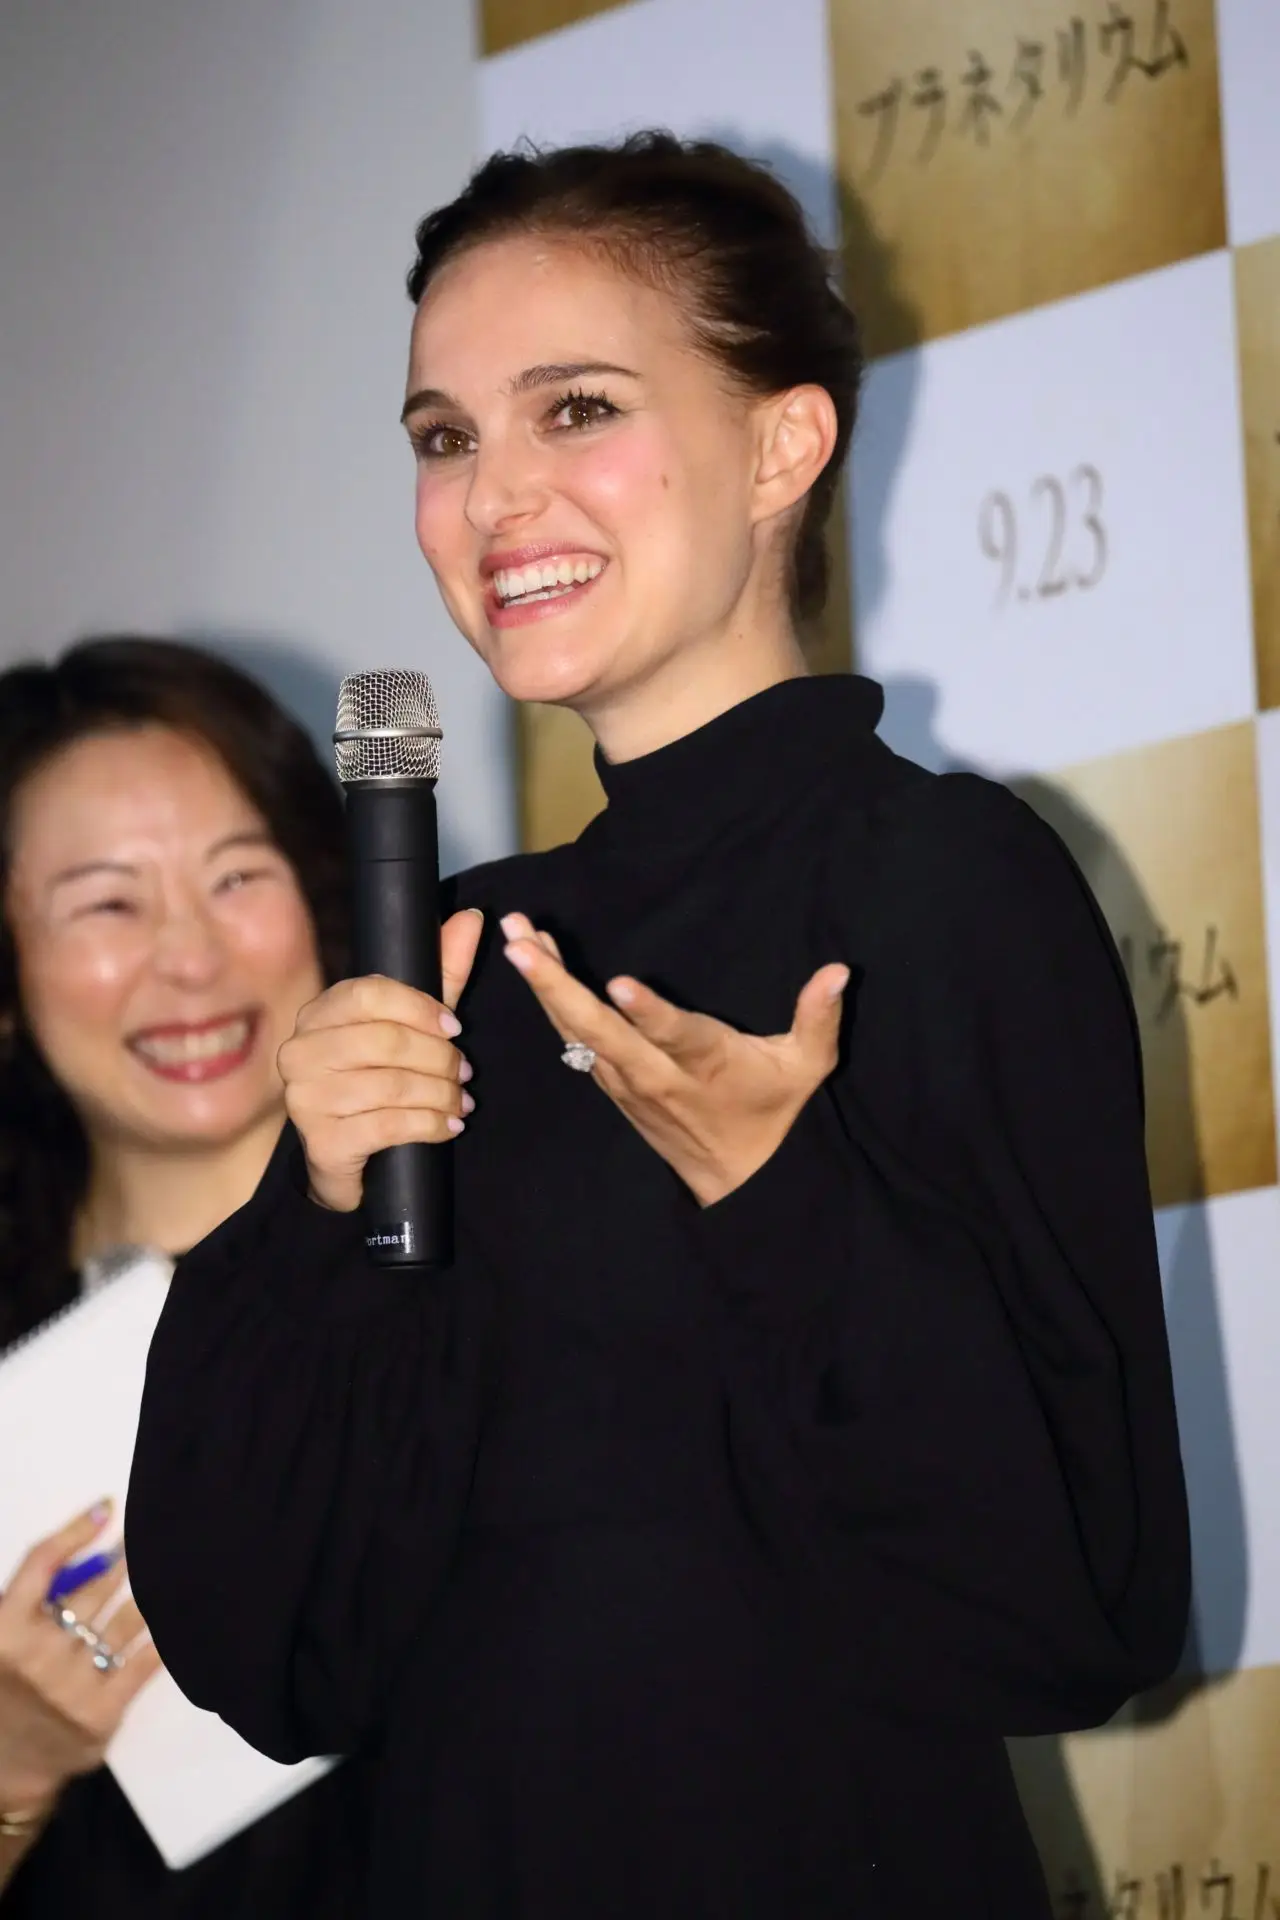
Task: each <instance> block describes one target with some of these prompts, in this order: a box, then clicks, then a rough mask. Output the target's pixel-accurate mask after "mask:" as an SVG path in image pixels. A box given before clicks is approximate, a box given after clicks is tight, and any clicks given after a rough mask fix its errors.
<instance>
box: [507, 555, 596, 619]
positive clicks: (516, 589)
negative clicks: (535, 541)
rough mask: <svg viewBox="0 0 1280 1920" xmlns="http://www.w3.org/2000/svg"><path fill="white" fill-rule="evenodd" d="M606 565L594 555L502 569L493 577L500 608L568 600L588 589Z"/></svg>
mask: <svg viewBox="0 0 1280 1920" xmlns="http://www.w3.org/2000/svg"><path fill="white" fill-rule="evenodd" d="M604 569H605V562H604V561H603V560H601V559H599V558H598V557H596V556H595V555H592V556H590V557H588V556H587V555H585V554H580V555H578V556H577V558H575V559H568V558H565V559H563V560H540V561H534V562H533V563H532V564H531V565H530V566H527V567H499V569H498V570H497V572H496V573H495V574H494V576H493V591H494V596H495V598H496V599H497V602H498V605H499V606H500V607H501V608H503V610H504V611H505V610H506V609H507V608H508V607H531V606H535V605H536V604H537V603H538V602H539V601H540V600H565V599H567V598H568V597H569V595H570V594H572V593H576V592H577V590H578V589H579V588H580V587H585V586H589V585H590V584H591V582H592V581H593V580H598V579H599V578H600V575H601V574H602V573H603V572H604Z"/></svg>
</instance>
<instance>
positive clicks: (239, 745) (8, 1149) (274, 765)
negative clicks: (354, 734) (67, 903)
mask: <svg viewBox="0 0 1280 1920" xmlns="http://www.w3.org/2000/svg"><path fill="white" fill-rule="evenodd" d="M146 726H161V727H171V728H173V729H174V730H175V731H177V732H180V733H184V734H186V735H188V736H189V737H191V738H193V739H197V740H200V741H203V742H204V743H205V744H206V745H207V746H209V747H210V748H212V750H213V751H214V753H216V754H217V756H218V758H219V759H220V760H221V761H222V763H223V765H224V766H225V767H226V769H227V771H228V772H229V773H230V775H231V777H232V779H233V780H234V781H235V782H236V784H237V785H238V786H239V787H240V789H241V790H242V792H244V793H245V794H246V795H247V796H248V798H249V799H250V800H251V801H252V803H253V805H254V806H255V807H256V809H257V810H258V812H259V813H260V814H261V815H262V818H263V819H264V820H265V821H266V823H267V826H268V828H269V830H270V832H271V834H272V836H273V838H274V840H275V842H276V845H277V846H278V847H279V849H280V851H281V852H282V853H283V854H284V856H285V858H286V859H287V860H288V861H289V863H290V865H291V866H292V867H293V869H294V872H295V873H296V874H297V876H298V881H299V884H300V886H301V888H302V892H303V895H304V897H305V899H306V901H307V905H308V907H309V908H310V912H311V918H312V923H313V925H314V928H315V933H316V944H317V947H318V949H319V953H320V962H321V967H322V969H323V971H324V974H325V977H326V979H328V980H334V979H338V978H340V977H341V976H342V974H343V973H344V972H345V971H346V878H345V861H344V850H343V812H342V802H341V799H340V797H339V794H338V790H337V787H336V786H335V784H334V782H333V780H332V779H331V778H330V777H329V775H328V774H327V773H326V771H325V769H324V767H323V766H322V765H321V762H320V759H319V757H318V755H317V753H316V750H315V748H314V747H313V746H312V744H311V741H310V740H309V739H308V737H307V735H306V734H305V733H304V732H303V730H302V728H301V727H300V726H299V725H298V724H297V722H296V721H294V720H292V719H290V717H289V716H288V714H286V713H285V712H284V711H283V709H282V708H281V707H279V706H277V704H276V702H275V701H274V700H273V699H272V698H271V696H270V695H269V694H268V693H267V692H266V690H265V689H264V688H262V687H260V686H259V685H258V683H257V682H256V681H255V680H251V679H250V678H249V676H248V675H247V674H244V673H241V672H239V671H238V670H237V669H236V668H235V667H232V666H229V665H228V664H227V662H226V661H224V660H220V659H218V658H217V657H216V656H215V655H214V654H211V653H206V652H204V651H203V650H202V649H200V648H198V647H191V646H182V645H179V644H178V643H176V642H174V641H168V640H148V639H135V638H131V637H121V638H107V639H98V640H87V641H83V642H81V643H80V644H79V645H78V646H74V647H71V648H70V649H69V650H68V651H67V652H66V653H64V654H63V655H62V657H61V659H60V660H57V661H55V662H53V663H52V664H44V663H37V662H31V663H28V664H25V665H22V666H17V667H13V668H11V669H10V670H9V671H8V672H6V673H0V1347H3V1346H4V1345H5V1344H6V1343H7V1342H8V1341H9V1340H11V1339H13V1338H15V1337H16V1336H17V1335H18V1334H20V1333H23V1332H25V1331H26V1330H27V1329H28V1328H29V1327H31V1326H34V1325H36V1324H37V1323H38V1322H39V1321H40V1320H41V1319H43V1318H44V1317H45V1315H46V1314H47V1313H49V1312H50V1311H52V1309H53V1308H54V1307H55V1306H56V1305H57V1304H58V1303H59V1299H60V1296H61V1292H64V1291H65V1288H66V1283H67V1268H68V1265H69V1260H70V1235H71V1227H72V1222H73V1218H74V1215H75V1211H76V1208H77V1207H78V1206H79V1204H80V1201H81V1200H82V1198H83V1196H84V1187H85V1181H86V1178H87V1174H88V1154H87V1149H86V1143H85V1138H84V1132H83V1129H82V1128H81V1125H80V1121H79V1119H78V1117H77V1115H76V1113H75V1111H74V1109H73V1108H72V1105H71V1102H70V1101H69V1100H68V1099H67V1096H66V1094H65V1093H64V1092H63V1090H62V1088H61V1087H60V1086H59V1085H58V1083H57V1082H56V1081H55V1080H54V1078H53V1076H52V1074H51V1073H50V1072H49V1069H48V1067H47V1066H46V1065H45V1062H44V1060H43V1058H42V1056H41V1055H40V1053H39V1051H38V1049H37V1048H36V1046H35V1044H34V1042H33V1041H32V1039H31V1037H30V1035H29V1033H28V1032H27V1029H26V1025H25V1022H24V1019H23V1011H22V1004H21V998H20V995H19V990H18V972H17V959H16V955H15V952H14V946H13V938H12V934H11V932H10V929H9V926H8V920H7V915H6V913H5V912H4V910H3V903H4V901H5V898H6V896H7V892H8V879H9V859H10V852H11V849H10V843H9V834H10V824H11V820H12V814H13V804H14V799H15V797H16V795H17V793H18V791H19V789H20V788H21V787H22V785H23V783H24V782H25V781H26V780H28V779H29V778H30V777H31V775H32V774H33V773H35V772H36V770H37V769H38V768H39V767H41V766H43V765H44V764H45V763H46V762H47V761H49V760H50V759H51V758H52V757H53V756H54V755H55V754H57V753H58V752H60V751H61V750H62V749H63V748H64V747H68V746H71V745H72V744H73V743H74V742H75V741H77V740H81V739H84V738H86V737H87V736H89V735H92V734H101V733H108V732H115V731H118V730H121V729H126V730H127V729H130V728H135V727H146Z"/></svg>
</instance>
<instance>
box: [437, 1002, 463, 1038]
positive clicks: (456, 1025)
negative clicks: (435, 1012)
mask: <svg viewBox="0 0 1280 1920" xmlns="http://www.w3.org/2000/svg"><path fill="white" fill-rule="evenodd" d="M440 1031H441V1033H442V1034H444V1036H445V1038H446V1039H448V1040H453V1039H455V1038H456V1036H457V1035H458V1034H460V1033H461V1032H462V1022H461V1020H459V1018H458V1016H457V1014H456V1013H450V1012H449V1009H448V1008H447V1007H446V1008H445V1010H444V1012H443V1013H442V1014H441V1015H440Z"/></svg>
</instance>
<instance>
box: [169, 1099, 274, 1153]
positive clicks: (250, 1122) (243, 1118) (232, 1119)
mask: <svg viewBox="0 0 1280 1920" xmlns="http://www.w3.org/2000/svg"><path fill="white" fill-rule="evenodd" d="M174 1094H175V1096H176V1097H175V1098H173V1099H171V1100H161V1101H156V1102H154V1103H152V1108H151V1112H150V1113H149V1114H148V1116H147V1119H148V1122H149V1127H148V1131H149V1132H150V1134H151V1137H152V1139H153V1140H154V1141H155V1143H156V1144H157V1145H158V1146H161V1147H163V1146H165V1145H172V1146H174V1147H176V1148H183V1147H221V1146H230V1145H231V1144H232V1143H233V1142H234V1141H236V1140H238V1139H239V1138H240V1136H241V1135H242V1134H244V1133H247V1132H248V1130H249V1129H250V1128H251V1127H253V1126H256V1125H257V1124H258V1122H259V1121H261V1120H262V1119H263V1117H264V1115H265V1113H266V1112H267V1111H268V1109H269V1108H270V1107H271V1106H272V1105H273V1102H272V1101H271V1100H270V1099H268V1098H267V1097H266V1096H265V1095H263V1096H262V1097H260V1098H256V1099H250V1098H246V1095H245V1091H244V1090H243V1089H237V1091H236V1093H235V1094H234V1095H230V1090H229V1089H228V1096H229V1097H228V1096H223V1097H219V1095H218V1092H217V1090H216V1089H215V1088H212V1087H210V1088H200V1089H198V1090H197V1089H193V1088H175V1089H174ZM193 1096H194V1097H193ZM281 1117H282V1118H283V1114H282V1116H281Z"/></svg>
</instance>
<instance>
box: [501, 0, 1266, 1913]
mask: <svg viewBox="0 0 1280 1920" xmlns="http://www.w3.org/2000/svg"><path fill="white" fill-rule="evenodd" d="M481 11H482V19H483V33H482V40H483V44H484V47H485V49H486V53H487V57H486V58H485V59H484V61H483V63H482V67H481V131H482V140H483V145H484V148H485V150H486V151H487V150H490V149H493V148H495V147H508V146H511V145H514V144H515V143H516V142H517V141H518V140H519V139H520V138H522V137H525V136H527V137H529V138H532V139H534V140H535V141H547V142H557V143H559V142H565V141H569V140H574V139H594V138H603V137H614V136H617V135H618V134H620V133H622V132H624V131H626V130H628V129H630V128H634V127H639V126H654V125H657V126H665V127H670V128H672V129H674V130H675V131H677V132H680V133H686V134H688V133H700V134H708V135H712V136H714V137H716V138H718V139H722V140H725V141H727V142H728V143H729V144H730V145H733V146H735V147H737V148H739V149H740V150H741V151H743V152H745V153H748V154H750V155H752V156H754V157H756V158H758V159H763V160H765V161H766V162H768V163H769V164H770V165H771V166H773V167H774V168H775V169H776V171H777V172H778V173H779V174H780V175H781V176H782V177H783V178H784V179H785V180H786V181H787V183H788V185H790V186H791V187H792V189H793V190H794V191H795V192H796V193H797V194H798V196H799V198H800V200H801V201H802V203H803V205H804V206H805V208H806V211H807V212H808V214H809V217H810V219H811V221H812V223H813V225H814V227H815V229H816V231H817V232H818V234H819V235H820V237H821V238H822V239H823V240H824V241H825V242H826V243H827V244H829V245H830V246H831V247H832V248H833V249H838V254H839V258H840V261H841V264H842V273H843V277H844V281H845V284H846V287H847V290H848V292H849V294H850V297H851V298H852V300H853V303H854V305H855V306H856V308H857V309H858V311H859V313H860V315H861V316H862V319H863V323H864V327H865V330H866V338H867V343H868V350H869V354H870V357H871V361H872V365H871V368H870V372H869V375H868V381H867V388H866V397H865V404H864V411H863V419H862V423H861V426H860V429H859V434H858V438H857V441H856V443H855V449H854V459H853V468H852V478H851V483H850V486H849V488H848V497H847V499H846V500H845V501H843V502H842V505H841V510H840V512H839V513H838V514H837V516H836V525H835V526H834V528H833V531H832V540H833V553H834V557H835V559H836V560H837V563H838V565H837V591H836V593H835V596H834V602H833V606H832V607H831V609H830V610H829V612H828V616H827V618H826V620H825V622H824V624H823V626H822V628H821V631H819V632H817V633H815V634H814V635H813V636H811V638H812V644H813V648H814V652H815V657H816V659H817V660H818V661H819V662H820V663H821V664H822V665H823V666H824V667H827V668H830V667H836V668H843V667H847V666H849V665H850V664H852V662H853V660H854V656H855V651H856V658H857V664H858V666H859V667H860V668H861V669H862V670H863V671H865V672H867V673H869V674H871V675H872V676H873V677H874V678H876V679H877V680H879V681H880V682H881V683H882V684H883V685H884V688H885V692H886V700H887V707H886V720H885V726H884V732H885V734H886V737H887V738H888V739H889V740H890V741H891V743H892V744H893V745H895V746H897V747H899V748H900V749H901V750H902V751H903V752H905V753H907V754H909V755H911V756H912V758H914V759H917V760H920V761H922V762H923V763H925V764H926V765H928V766H931V767H935V768H938V769H942V768H954V767H972V768H976V769H978V770H980V771H983V772H987V773H990V774H994V775H995V776H996V777H998V778H1000V779H1003V780H1006V781H1008V782H1009V783H1010V784H1011V785H1012V786H1014V787H1015V788H1016V789H1017V791H1019V792H1020V793H1022V794H1023V795H1024V796H1025V797H1026V798H1027V799H1028V800H1029V801H1030V802H1031V804H1032V805H1033V806H1035V807H1036V808H1037V809H1038V810H1039V811H1040V812H1041V813H1042V814H1043V815H1044V816H1045V817H1046V818H1047V819H1048V820H1049V821H1050V822H1051V823H1052V824H1053V825H1054V827H1055V828H1057V830H1058V831H1059V832H1060V833H1061V834H1062V835H1063V837H1064V839H1065V840H1066V841H1067V842H1068V844H1069V845H1070V847H1071V848H1072V850H1073V852H1074V853H1075V855H1076V857H1077V859H1078V860H1079V861H1080V863H1081V865H1082V867H1083V868H1084V871H1085V872H1086V874H1087V875H1088V877H1089V879H1090V881H1091V883H1092V885H1093V886H1094V888H1095V889H1096V891H1097V894H1098V898H1099V900H1100V902H1101V904H1102V907H1103V909H1104V911H1105V913H1106V915H1107V917H1108V920H1109V922H1110V924H1111V927H1112V930H1113V932H1114V934H1115V936H1116V939H1117V941H1118V943H1119V946H1120V949H1121V953H1122V955H1123V957H1124V961H1125V965H1126V967H1127V968H1128V971H1129V977H1130V980H1131V983H1132V986H1133V991H1134V997H1135V1001H1136V1004H1137V1009H1138V1017H1139V1021H1140V1025H1141V1031H1142V1037H1143V1044H1144V1051H1145V1059H1146V1070H1147V1078H1148V1088H1149V1109H1150V1113H1149V1128H1148V1147H1149V1154H1150V1162H1151V1177H1152V1187H1153V1192H1154V1197H1155V1203H1156V1208H1157V1227H1158V1232H1159V1239H1160V1247H1161V1259H1162V1270H1163V1274H1164V1281H1165V1291H1166V1300H1167V1305H1168V1312H1169V1323H1170V1329H1171V1337H1172V1343H1173V1350H1174V1365H1175V1371H1176V1377H1177V1386H1178V1395H1179V1409H1180V1416H1181V1421H1182V1431H1183V1445H1184V1452H1185V1456H1186V1462H1187V1473H1188V1481H1189V1486H1190V1496H1191V1506H1192V1524H1193V1534H1194V1546H1195V1562H1196V1594H1195V1610H1194V1621H1193V1627H1192V1632H1191V1635H1190V1639H1189V1644H1188V1648H1187V1653H1186V1657H1185V1662H1184V1671H1183V1673H1182V1674H1181V1676H1180V1677H1179V1678H1178V1679H1177V1680H1176V1681H1174V1682H1172V1683H1170V1685H1168V1686H1167V1687H1165V1688H1163V1689H1162V1690H1161V1691H1160V1692H1159V1693H1158V1694H1157V1695H1153V1696H1151V1697H1149V1698H1144V1699H1141V1700H1138V1701H1136V1702H1134V1703H1133V1704H1132V1705H1131V1706H1130V1707H1129V1708H1127V1709H1126V1710H1125V1712H1124V1713H1122V1714H1121V1715H1119V1716H1118V1717H1117V1719H1116V1720H1115V1721H1114V1722H1113V1723H1112V1724H1110V1725H1109V1726H1107V1727H1105V1728H1101V1729H1099V1730H1098V1731H1096V1732H1093V1733H1087V1734H1081V1735H1074V1736H1071V1737H1069V1738H1067V1739H1064V1740H1061V1741H1058V1740H1039V1741H1023V1742H1016V1743H1013V1747H1012V1751H1013V1753H1014V1760H1015V1766H1016V1769H1017V1772H1018V1777H1019V1782H1020V1786H1021V1788H1022V1792H1023V1796H1024V1800H1025V1803H1026V1805H1027V1809H1028V1812H1029V1815H1030V1818H1031V1821H1032V1824H1033V1827H1034V1830H1035V1832H1036V1836H1037V1840H1038V1842H1039V1844H1040V1847H1041V1850H1042V1853H1043V1856H1044V1859H1045V1864H1046V1868H1047V1870H1048V1873H1049V1877H1050V1883H1051V1886H1052V1889H1053V1892H1054V1896H1055V1901H1056V1903H1057V1908H1058V1911H1059V1912H1060V1914H1061V1915H1062V1917H1063V1920H1095V1917H1097V1916H1101V1915H1104V1914H1114V1915H1123V1916H1126V1917H1127V1916H1150V1920H1181V1917H1182V1916H1183V1915H1187V1916H1190V1915H1193V1914H1207V1915H1211V1916H1215V1917H1216V1920H1276V1917H1277V1916H1280V1395H1278V1394H1277V1392H1276V1390H1275V1387H1274V1385H1273V1384H1272V1382H1273V1376H1274V1373H1275V1370H1276V1366H1277V1360H1278V1357H1280V1194H1278V1189H1277V1160H1276V1092H1275V1075H1274V1073H1273V1059H1274V1057H1275V1036H1274V1024H1273V1023H1274V1018H1275V1009H1276V1008H1277V1006H1280V991H1277V985H1276V983H1275V974H1276V969H1277V966H1280V105H1278V104H1277V103H1278V102H1280V24H1278V22H1277V16H1276V13H1275V4H1274V0H1217V4H1216V6H1215V4H1214V0H910V4H909V5H908V4H904V0H630V4H622V5H619V4H617V3H616V0H612V3H605V0H597V4H594V5H593V4H590V0H586V3H585V4H584V3H583V0H576V3H573V0H485V3H484V4H483V6H482V9H481ZM855 635H856V649H855V644H854V636H855ZM520 803H521V818H522V823H523V832H524V839H525V844H526V845H527V846H531V847H539V846H546V845H550V844H553V843H555V842H556V841H558V840H562V839H565V838H567V837H570V836H572V835H573V834H574V833H576V832H577V831H578V830H579V829H580V827H581V826H582V824H583V823H584V822H585V820H586V819H588V818H589V817H590V815H591V814H592V812H594V811H595V809H596V808H597V807H598V806H599V805H600V803H601V796H600V792H599V788H598V786H597V784H596V781H595V776H594V773H593V771H592V768H591V763H590V755H589V746H588V742H587V739H586V735H585V730H584V729H583V728H582V726H581V725H580V723H579V722H578V721H577V720H576V719H574V718H573V717H572V716H571V715H566V714H563V713H559V712H552V711H550V710H545V711H537V712H534V713H532V714H529V715H525V716H522V719H521V723H520ZM928 1839H929V1836H928V1835H927V1834H922V1835H921V1843H922V1844H924V1845H927V1844H928ZM946 1871H947V1867H946V1862H945V1861H942V1860H940V1861H939V1864H938V1872H939V1875H940V1876H943V1877H945V1875H946Z"/></svg>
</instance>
